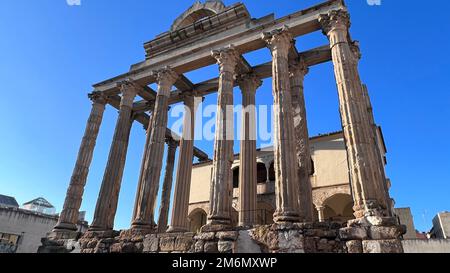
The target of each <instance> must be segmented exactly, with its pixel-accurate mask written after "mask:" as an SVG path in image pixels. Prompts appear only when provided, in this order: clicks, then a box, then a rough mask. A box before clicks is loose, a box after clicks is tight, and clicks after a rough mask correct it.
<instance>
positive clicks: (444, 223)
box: [430, 212, 450, 239]
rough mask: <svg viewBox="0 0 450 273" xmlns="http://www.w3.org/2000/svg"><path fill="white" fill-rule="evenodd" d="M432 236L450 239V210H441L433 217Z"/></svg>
mask: <svg viewBox="0 0 450 273" xmlns="http://www.w3.org/2000/svg"><path fill="white" fill-rule="evenodd" d="M430 234H431V238H435V239H450V212H441V213H438V215H436V217H434V219H433V229H432V230H431V232H430Z"/></svg>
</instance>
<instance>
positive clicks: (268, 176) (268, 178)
mask: <svg viewBox="0 0 450 273" xmlns="http://www.w3.org/2000/svg"><path fill="white" fill-rule="evenodd" d="M271 164H272V163H271V162H266V164H265V165H266V171H267V180H266V183H267V184H269V182H270V174H269V172H270V165H271Z"/></svg>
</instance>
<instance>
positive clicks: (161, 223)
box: [158, 139, 178, 233]
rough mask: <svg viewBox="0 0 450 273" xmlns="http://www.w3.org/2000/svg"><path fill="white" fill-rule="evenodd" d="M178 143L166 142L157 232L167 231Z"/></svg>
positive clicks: (170, 140) (171, 140) (169, 140)
mask: <svg viewBox="0 0 450 273" xmlns="http://www.w3.org/2000/svg"><path fill="white" fill-rule="evenodd" d="M177 147H178V143H177V142H176V141H175V140H173V139H168V140H167V158H166V173H165V174H164V182H163V187H162V193H161V204H160V207H159V218H158V232H159V233H163V232H165V231H166V230H167V222H168V219H169V207H170V194H171V193H172V181H173V168H174V165H175V154H176V152H177Z"/></svg>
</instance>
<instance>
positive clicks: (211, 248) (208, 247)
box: [204, 242, 219, 253]
mask: <svg viewBox="0 0 450 273" xmlns="http://www.w3.org/2000/svg"><path fill="white" fill-rule="evenodd" d="M204 252H205V253H218V252H219V248H218V244H217V242H205V245H204Z"/></svg>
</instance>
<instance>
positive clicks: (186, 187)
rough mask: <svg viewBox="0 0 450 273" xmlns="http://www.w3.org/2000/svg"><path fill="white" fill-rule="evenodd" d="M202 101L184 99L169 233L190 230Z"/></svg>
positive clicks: (190, 98) (189, 97)
mask: <svg viewBox="0 0 450 273" xmlns="http://www.w3.org/2000/svg"><path fill="white" fill-rule="evenodd" d="M201 101H202V99H201V98H196V97H194V96H193V95H186V96H185V97H184V107H185V113H184V119H183V134H182V138H181V140H180V152H179V153H178V168H177V176H176V185H175V193H174V198H173V206H172V219H171V223H170V228H169V230H168V232H185V231H188V230H189V223H188V212H189V195H190V193H191V176H192V161H193V157H194V132H195V131H194V126H195V112H196V111H197V107H198V105H199V104H200V102H201Z"/></svg>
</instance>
